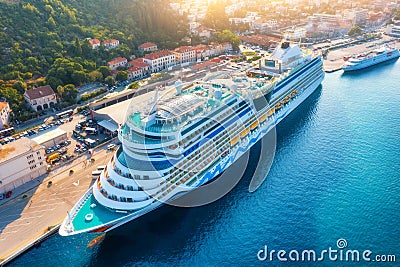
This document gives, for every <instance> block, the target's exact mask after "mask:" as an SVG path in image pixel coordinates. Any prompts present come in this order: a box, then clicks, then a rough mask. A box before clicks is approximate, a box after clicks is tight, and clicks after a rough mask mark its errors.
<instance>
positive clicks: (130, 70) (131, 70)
mask: <svg viewBox="0 0 400 267" xmlns="http://www.w3.org/2000/svg"><path fill="white" fill-rule="evenodd" d="M141 69H142V68H140V67H130V68H129V69H128V72H135V71H138V70H141Z"/></svg>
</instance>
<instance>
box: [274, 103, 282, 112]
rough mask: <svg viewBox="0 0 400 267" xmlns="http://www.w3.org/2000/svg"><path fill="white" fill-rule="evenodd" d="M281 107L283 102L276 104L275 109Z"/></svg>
mask: <svg viewBox="0 0 400 267" xmlns="http://www.w3.org/2000/svg"><path fill="white" fill-rule="evenodd" d="M281 107H282V103H281V102H279V103H278V104H276V106H275V109H276V110H278V109H280V108H281Z"/></svg>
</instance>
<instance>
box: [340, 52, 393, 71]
mask: <svg viewBox="0 0 400 267" xmlns="http://www.w3.org/2000/svg"><path fill="white" fill-rule="evenodd" d="M398 57H400V52H399V49H397V48H394V49H392V48H389V47H381V48H379V49H375V50H373V51H370V52H368V53H365V54H361V55H356V56H352V57H350V58H348V59H347V61H346V63H344V65H343V67H342V69H343V71H345V72H347V71H355V70H361V69H365V68H368V67H371V66H374V65H377V64H379V63H382V62H385V61H388V60H392V59H396V58H398Z"/></svg>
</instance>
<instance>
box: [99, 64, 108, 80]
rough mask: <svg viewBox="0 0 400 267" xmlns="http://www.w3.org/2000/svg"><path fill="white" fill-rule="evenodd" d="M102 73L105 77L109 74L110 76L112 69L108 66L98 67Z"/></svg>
mask: <svg viewBox="0 0 400 267" xmlns="http://www.w3.org/2000/svg"><path fill="white" fill-rule="evenodd" d="M97 70H98V71H99V72H101V74H103V78H104V79H105V78H106V77H107V76H110V74H111V71H110V69H109V68H108V67H106V66H101V67H99V68H98V69H97Z"/></svg>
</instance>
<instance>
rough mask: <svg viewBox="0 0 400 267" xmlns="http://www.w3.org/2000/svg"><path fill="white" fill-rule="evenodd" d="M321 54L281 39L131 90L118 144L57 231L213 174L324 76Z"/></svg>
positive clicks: (95, 225)
mask: <svg viewBox="0 0 400 267" xmlns="http://www.w3.org/2000/svg"><path fill="white" fill-rule="evenodd" d="M324 75H325V73H324V72H323V70H322V60H321V56H320V55H318V54H315V53H313V52H312V51H311V50H308V49H302V48H301V47H300V46H299V45H298V44H291V43H288V42H282V43H281V44H280V45H279V46H277V47H276V49H275V50H274V51H273V52H272V53H271V55H269V56H268V57H265V58H262V59H260V60H259V61H258V62H257V63H256V64H255V65H253V66H252V67H249V68H247V69H246V68H243V69H235V70H233V69H232V70H228V69H227V68H226V69H224V70H222V71H216V72H214V73H209V74H207V75H206V76H205V77H204V78H203V79H198V80H196V81H194V82H190V83H182V82H181V81H179V80H178V81H177V82H175V84H173V85H171V86H170V87H166V88H163V90H159V89H157V90H155V91H152V92H148V93H146V94H143V95H140V96H136V97H135V98H133V99H132V101H134V104H132V105H131V110H130V111H129V112H128V116H127V118H126V122H125V123H124V124H122V125H121V126H120V128H119V129H118V138H119V140H120V141H121V143H122V145H121V146H120V147H119V148H118V150H117V151H116V152H115V154H114V155H113V157H112V158H111V160H110V161H109V162H108V164H107V165H106V167H105V169H104V170H103V171H102V172H101V175H100V176H99V177H98V178H97V180H96V181H95V183H94V184H93V185H92V187H91V188H90V189H89V190H88V191H87V192H86V193H85V194H84V195H83V197H82V198H81V199H80V200H79V201H78V203H77V204H75V206H74V207H73V208H72V209H71V210H70V211H69V212H68V216H66V218H65V219H64V221H63V223H62V225H61V227H60V229H59V233H60V234H61V235H62V236H69V235H74V234H79V233H85V232H108V231H111V230H113V229H115V228H117V227H119V226H121V225H123V224H125V223H127V222H129V221H132V220H134V219H136V218H138V217H140V216H142V215H144V214H146V213H148V212H150V211H152V210H154V209H156V208H158V207H160V206H161V205H163V204H164V203H166V202H167V201H169V200H172V199H176V198H178V197H180V196H182V195H184V194H187V193H189V192H190V191H192V190H194V189H196V188H198V187H200V186H202V185H204V184H206V183H208V182H210V181H212V180H213V179H214V178H217V179H218V177H220V176H219V174H221V173H222V172H223V171H224V170H226V169H227V168H229V166H231V165H232V164H235V161H237V160H238V159H239V158H240V157H241V156H242V155H243V154H244V153H245V152H246V151H248V150H249V149H250V148H251V147H252V146H253V145H254V144H255V143H256V142H257V141H259V140H260V139H261V138H262V137H263V136H264V135H265V134H266V133H268V132H269V131H270V130H271V129H273V128H274V126H276V125H277V124H278V123H279V122H280V121H282V120H283V119H284V118H285V117H286V116H287V115H288V114H290V112H292V111H293V110H294V109H295V108H296V107H297V106H299V105H300V104H301V103H302V102H303V101H304V100H305V99H306V98H307V97H308V96H310V95H311V94H312V93H313V92H314V91H315V90H316V88H318V86H319V85H320V84H321V82H322V80H323V79H324Z"/></svg>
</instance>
